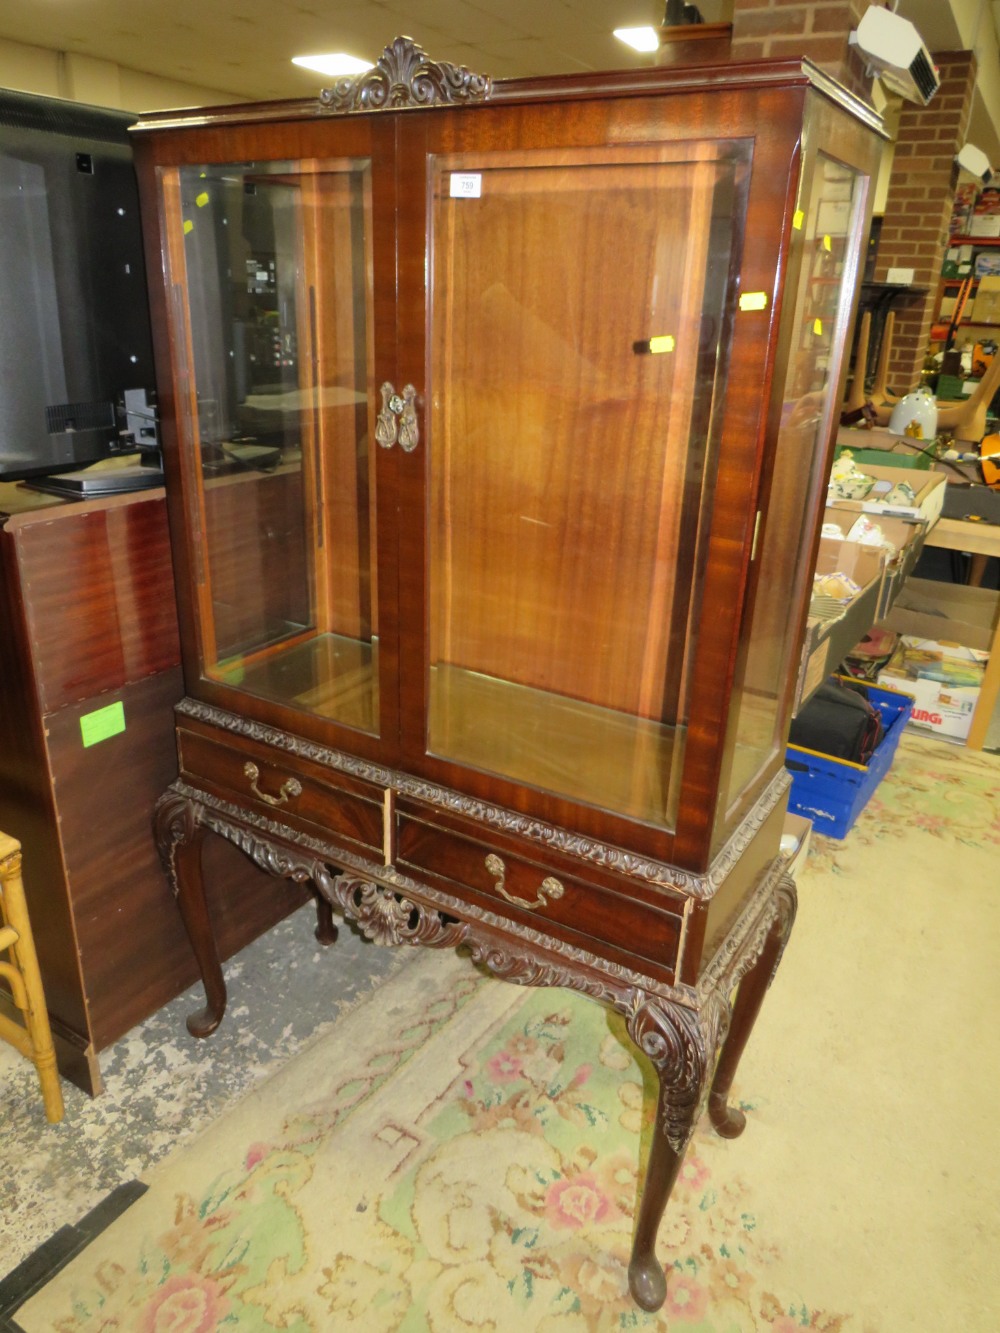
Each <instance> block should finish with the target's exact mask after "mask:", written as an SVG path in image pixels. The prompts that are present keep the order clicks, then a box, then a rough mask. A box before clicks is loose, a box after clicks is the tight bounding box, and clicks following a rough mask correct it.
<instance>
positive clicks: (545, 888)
mask: <svg viewBox="0 0 1000 1333" xmlns="http://www.w3.org/2000/svg"><path fill="white" fill-rule="evenodd" d="M486 869H487V870H488V871H489V872H490V874H491V875H494V876H495V877H496V883H495V884H494V885H493V887H494V888H495V889H496V891H497V893H499V895H500V897H501V898H505V899H506V900H507V902H509V903H513V904H514V906H515V907H525V908H527V910H528V911H529V912H533V911H535V909H536V908H538V907H548V905H549V899H550V898H551V899H552V900H553V901H555V899H556V898H561V897H562V896H563V894H564V893H565V892H566V889H565V887H564V885H563V884H562V883H561V881H559V880H558V879H556V878H555V876H554V875H546V876H545V878H544V879H543V880H542V883H541V886H540V888H539V890H538V897H537V898H536V899H535V901H534V902H533V903H528V902H525V900H524V899H523V898H515V897H513V895H512V894H509V893H508V892H507V890H506V889H505V888H504V877H505V876H506V874H507V867H506V866H505V865H504V863H503V861H502V860H501V859H500V857H499V856H497V855H496V854H495V853H493V852H491V853H490V854H489V856H488V857H487V858H486Z"/></svg>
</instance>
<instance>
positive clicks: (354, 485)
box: [158, 121, 398, 759]
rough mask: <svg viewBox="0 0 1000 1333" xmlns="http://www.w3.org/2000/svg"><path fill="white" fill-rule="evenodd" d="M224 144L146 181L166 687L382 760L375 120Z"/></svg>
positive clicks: (388, 734) (390, 323)
mask: <svg viewBox="0 0 1000 1333" xmlns="http://www.w3.org/2000/svg"><path fill="white" fill-rule="evenodd" d="M237 137H238V139H239V138H241V139H242V141H243V142H242V143H240V142H235V143H234V142H227V151H228V153H229V154H230V155H229V156H227V157H226V159H225V160H223V161H219V160H216V159H215V158H213V157H212V156H211V155H210V154H208V153H205V154H204V155H202V156H198V152H199V140H198V139H197V138H196V137H195V136H189V137H188V138H187V139H186V140H185V141H184V143H183V145H182V147H183V154H184V158H185V160H183V161H181V162H179V163H178V164H177V165H172V166H163V167H161V168H160V169H159V172H158V190H159V199H160V213H161V219H160V221H161V228H162V237H163V254H164V259H165V263H166V266H167V283H168V293H169V300H168V312H167V313H168V318H169V320H170V323H171V326H172V327H171V335H172V357H173V368H172V369H173V380H174V386H175V404H174V406H175V413H174V420H175V423H176V425H175V429H176V434H177V440H176V443H177V446H178V451H179V461H180V473H181V483H182V492H183V526H184V529H185V532H186V534H187V537H186V541H185V545H184V554H185V556H186V561H185V563H186V566H187V568H186V578H184V580H183V583H184V587H185V591H186V594H187V595H186V597H185V598H184V599H183V600H184V603H185V605H184V610H185V616H186V620H187V628H188V632H187V633H186V634H185V639H186V643H187V647H188V657H187V660H186V662H185V668H186V672H187V676H188V692H189V693H192V694H195V695H197V696H200V697H203V698H206V699H207V700H208V701H209V702H214V703H218V704H220V705H221V706H222V707H226V708H230V709H233V710H234V711H239V712H243V713H248V714H250V715H251V716H255V717H257V718H259V719H260V720H262V721H268V722H273V723H275V724H276V725H281V726H285V727H287V728H288V729H290V730H293V731H296V732H298V733H304V734H307V735H310V734H311V735H314V736H316V737H317V738H319V739H322V740H324V741H326V742H327V743H332V744H341V745H344V746H345V747H347V748H350V749H353V750H355V751H360V752H361V753H363V754H370V755H374V756H377V757H380V758H386V759H391V758H392V756H393V754H394V752H395V743H396V736H397V733H398V723H397V717H396V699H397V685H396V680H395V675H394V673H395V646H394V636H395V630H394V623H395V618H394V593H395V588H394V584H395V566H396V551H395V537H394V528H393V524H392V522H391V511H390V508H389V502H388V501H387V500H386V499H385V497H384V496H383V494H382V492H383V490H384V489H386V488H389V489H391V486H392V482H391V478H388V477H387V475H386V474H387V470H388V466H389V464H390V462H391V460H390V459H389V458H388V456H387V455H386V453H385V451H384V450H383V449H382V448H381V447H380V445H379V443H378V441H377V437H378V435H379V413H380V411H381V410H382V406H383V397H382V394H381V393H380V385H381V383H382V382H383V381H385V380H387V379H388V378H389V377H391V376H392V375H393V374H394V366H393V357H394V350H395V349H394V316H393V310H392V302H393V291H392V282H393V245H392V229H391V219H392V213H393V200H392V190H393V177H392V171H391V163H390V164H389V165H388V166H387V165H386V164H387V162H388V160H389V154H390V152H391V134H390V127H389V126H384V127H378V126H373V125H372V124H371V123H370V122H364V121H362V122H358V123H352V124H349V125H345V124H327V125H326V126H321V127H317V126H311V127H307V128H306V129H305V130H304V131H303V132H302V133H300V134H296V135H294V143H292V142H291V139H292V136H291V134H290V132H289V131H288V130H287V129H285V128H283V127H279V128H278V129H273V128H272V129H270V130H269V131H268V132H266V133H262V132H257V134H256V135H255V134H254V131H253V130H252V129H244V130H242V131H240V134H239V136H237ZM286 139H288V140H289V142H288V143H287V144H286V143H285V140H286ZM216 143H217V141H216ZM241 147H242V148H245V150H246V152H245V156H243V155H242V154H241V153H240V152H239V151H238V150H239V149H240V148H241ZM293 148H294V152H293V151H292V150H293ZM234 149H235V150H237V151H235V152H234V151H233V150H234ZM376 217H380V218H387V219H388V220H389V222H388V225H385V226H383V227H382V228H381V231H380V230H379V228H378V227H377V226H376V222H375V219H376ZM380 288H381V290H382V291H383V292H384V295H383V297H382V298H381V308H378V300H377V298H376V292H377V290H379V289H380ZM377 334H380V335H381V337H380V341H379V346H378V347H376V341H377ZM394 420H395V418H393V421H394ZM387 513H390V518H389V519H388V520H387ZM192 644H194V645H196V649H195V653H194V658H195V660H192V652H191V645H192ZM192 677H194V679H192Z"/></svg>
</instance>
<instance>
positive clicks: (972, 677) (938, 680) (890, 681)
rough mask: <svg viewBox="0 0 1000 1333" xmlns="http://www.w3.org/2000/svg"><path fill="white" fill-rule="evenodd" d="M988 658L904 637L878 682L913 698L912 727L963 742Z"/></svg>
mask: <svg viewBox="0 0 1000 1333" xmlns="http://www.w3.org/2000/svg"><path fill="white" fill-rule="evenodd" d="M986 659H987V654H986V653H985V652H981V651H979V650H978V649H976V648H966V647H964V646H963V645H962V644H958V643H948V642H944V641H941V640H937V639H922V638H919V637H918V636H916V635H911V634H904V635H903V637H902V639H900V642H899V647H898V648H897V649H896V651H895V653H894V654H893V656H892V660H891V661H890V662H889V665H888V666H887V667H886V668H885V670H884V671H882V672H881V673H880V674H879V678H878V682H879V685H882V686H884V687H886V688H887V689H895V690H905V691H906V693H907V694H910V695H912V696H913V713H912V716H911V719H910V720H911V722H912V724H913V725H914V726H916V727H921V728H923V729H925V730H927V731H930V732H933V733H934V734H935V735H937V736H942V737H946V738H947V739H949V740H954V741H964V740H965V738H966V736H968V734H969V728H970V726H971V725H972V715H973V713H974V712H975V711H976V704H977V703H978V702H979V691H980V689H981V688H982V683H983V674H984V673H985V670H986Z"/></svg>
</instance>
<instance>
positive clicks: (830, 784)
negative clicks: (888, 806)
mask: <svg viewBox="0 0 1000 1333" xmlns="http://www.w3.org/2000/svg"><path fill="white" fill-rule="evenodd" d="M867 694H868V698H869V699H870V700H871V702H872V703H873V704H874V705H875V707H876V708H877V709H878V710H879V712H880V713H881V714H882V725H883V727H884V728H885V731H884V734H883V736H882V739H881V741H879V743H878V745H877V746H876V749H875V753H874V754H873V755H872V757H871V759H870V760H869V761H868V763H867V764H852V763H851V762H850V761H849V760H847V759H833V758H832V757H831V756H830V755H826V754H819V753H818V752H817V751H815V750H805V749H803V748H802V747H801V746H799V745H789V746H788V748H787V750H786V751H785V767H786V768H787V769H788V771H789V772H790V773H791V775H792V789H791V792H790V793H789V798H788V808H789V810H791V811H794V813H795V814H797V815H804V816H805V818H806V819H811V820H812V822H813V827H814V828H815V830H816V832H817V833H825V834H826V836H827V837H828V838H846V837H847V834H848V833H849V832H850V830H851V828H852V827H853V826H854V821H855V820H856V819H857V817H858V815H860V813H861V811H862V810H863V809H864V808H865V806H866V805H867V804H868V802H869V801H870V800H871V796H872V793H873V792H874V790H875V788H876V787H877V786H878V784H879V783H880V782H881V781H882V779H883V778H884V777H885V775H886V773H888V771H889V769H890V767H891V766H892V760H893V756H894V755H895V753H896V747H897V746H898V745H899V739H900V737H901V736H902V734H903V728H904V727H905V726H906V724H907V722H908V721H909V717H910V714H911V713H912V712H913V699H912V697H911V696H910V695H909V694H901V693H900V692H899V691H898V690H884V689H882V687H881V686H875V685H869V686H868V687H867Z"/></svg>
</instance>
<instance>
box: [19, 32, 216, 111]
mask: <svg viewBox="0 0 1000 1333" xmlns="http://www.w3.org/2000/svg"><path fill="white" fill-rule="evenodd" d="M0 87H3V88H14V89H16V90H17V91H18V92H23V93H40V94H42V95H43V96H45V97H64V98H67V99H68V100H69V101H72V102H87V103H89V104H90V105H92V106H107V107H115V108H117V109H119V110H123V111H135V112H142V111H160V110H165V109H167V108H174V107H184V106H211V105H217V104H219V103H226V102H237V101H239V100H240V99H239V98H238V97H234V96H233V94H232V93H226V92H221V91H220V90H219V89H217V88H200V87H197V86H195V85H194V84H188V83H175V82H173V81H172V80H171V79H161V78H159V77H157V75H155V74H144V73H143V72H142V71H141V70H137V69H128V68H127V67H125V66H121V65H116V64H114V62H113V61H110V60H95V59H94V58H93V57H91V56H81V55H74V54H73V53H72V52H68V51H50V50H47V49H46V48H44V47H41V46H26V45H25V44H24V43H22V42H11V41H7V40H6V39H5V38H0Z"/></svg>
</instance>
